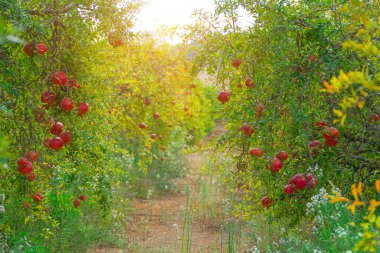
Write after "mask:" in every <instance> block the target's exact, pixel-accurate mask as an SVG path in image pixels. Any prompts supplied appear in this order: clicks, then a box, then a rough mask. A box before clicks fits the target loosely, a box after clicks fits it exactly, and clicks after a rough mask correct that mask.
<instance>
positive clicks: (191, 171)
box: [91, 126, 225, 253]
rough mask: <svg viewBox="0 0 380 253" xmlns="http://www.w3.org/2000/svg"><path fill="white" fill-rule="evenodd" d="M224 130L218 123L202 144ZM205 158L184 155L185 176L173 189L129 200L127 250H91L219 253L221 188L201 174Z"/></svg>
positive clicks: (104, 250)
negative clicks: (144, 198)
mask: <svg viewBox="0 0 380 253" xmlns="http://www.w3.org/2000/svg"><path fill="white" fill-rule="evenodd" d="M224 133H225V129H224V127H222V126H217V127H216V128H215V129H214V131H213V133H212V134H211V135H209V136H207V137H206V138H205V139H204V140H203V142H202V146H203V145H205V144H207V143H208V142H210V141H211V140H213V139H214V138H215V137H217V136H220V135H222V134H224ZM205 160H206V157H205V156H204V155H203V154H202V153H199V152H196V153H191V154H188V155H186V161H185V167H186V169H187V171H188V173H187V176H186V177H184V178H181V179H178V180H176V181H175V182H174V184H175V185H176V187H175V190H174V191H173V192H172V193H171V194H169V195H166V196H161V197H159V198H157V199H152V200H137V199H135V200H132V201H131V204H132V207H133V210H132V211H131V212H130V213H129V214H128V217H129V219H130V221H129V226H128V228H127V240H128V242H129V245H130V246H129V248H128V250H127V251H120V250H115V249H114V250H110V249H97V250H95V251H92V252H91V253H95V252H97V253H103V252H104V253H109V252H136V253H140V252H141V253H146V252H151V253H153V252H162V253H169V252H170V253H172V252H173V253H177V252H186V253H190V252H191V253H196V252H202V253H206V252H220V251H221V248H222V247H224V242H223V239H224V235H223V233H222V231H221V222H222V210H221V200H222V196H221V194H222V190H221V189H220V185H219V184H218V181H217V180H216V179H213V178H210V177H209V176H205V175H202V173H201V168H202V166H203V165H204V163H205Z"/></svg>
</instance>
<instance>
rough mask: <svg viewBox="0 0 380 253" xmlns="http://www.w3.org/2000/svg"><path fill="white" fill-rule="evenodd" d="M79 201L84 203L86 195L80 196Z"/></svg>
mask: <svg viewBox="0 0 380 253" xmlns="http://www.w3.org/2000/svg"><path fill="white" fill-rule="evenodd" d="M79 199H80V200H82V201H85V200H86V199H87V198H86V195H80V196H79Z"/></svg>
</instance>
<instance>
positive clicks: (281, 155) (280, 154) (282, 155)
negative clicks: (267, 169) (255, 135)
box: [276, 150, 289, 161]
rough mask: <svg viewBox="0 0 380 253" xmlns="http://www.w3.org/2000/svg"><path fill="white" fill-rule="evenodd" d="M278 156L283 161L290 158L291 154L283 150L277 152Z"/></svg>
mask: <svg viewBox="0 0 380 253" xmlns="http://www.w3.org/2000/svg"><path fill="white" fill-rule="evenodd" d="M276 157H277V158H278V159H280V160H281V161H285V160H286V159H288V157H289V155H288V153H287V152H286V151H283V150H282V151H280V152H278V153H277V154H276Z"/></svg>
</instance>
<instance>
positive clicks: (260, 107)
mask: <svg viewBox="0 0 380 253" xmlns="http://www.w3.org/2000/svg"><path fill="white" fill-rule="evenodd" d="M255 111H256V116H257V117H258V118H260V117H261V115H262V114H263V112H264V105H263V104H261V103H258V104H256V105H255Z"/></svg>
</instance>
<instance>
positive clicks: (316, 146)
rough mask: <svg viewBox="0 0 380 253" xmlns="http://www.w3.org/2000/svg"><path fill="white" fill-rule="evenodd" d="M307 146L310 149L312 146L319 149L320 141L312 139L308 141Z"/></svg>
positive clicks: (320, 146)
mask: <svg viewBox="0 0 380 253" xmlns="http://www.w3.org/2000/svg"><path fill="white" fill-rule="evenodd" d="M309 148H310V149H313V148H318V149H321V148H322V145H321V142H320V141H319V140H314V141H312V142H310V144H309Z"/></svg>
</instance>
